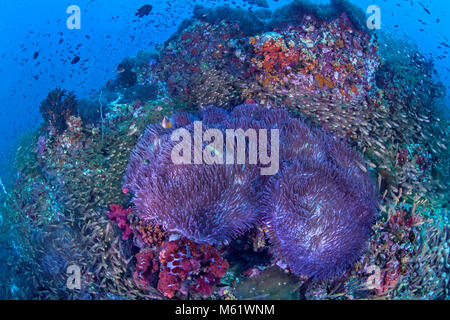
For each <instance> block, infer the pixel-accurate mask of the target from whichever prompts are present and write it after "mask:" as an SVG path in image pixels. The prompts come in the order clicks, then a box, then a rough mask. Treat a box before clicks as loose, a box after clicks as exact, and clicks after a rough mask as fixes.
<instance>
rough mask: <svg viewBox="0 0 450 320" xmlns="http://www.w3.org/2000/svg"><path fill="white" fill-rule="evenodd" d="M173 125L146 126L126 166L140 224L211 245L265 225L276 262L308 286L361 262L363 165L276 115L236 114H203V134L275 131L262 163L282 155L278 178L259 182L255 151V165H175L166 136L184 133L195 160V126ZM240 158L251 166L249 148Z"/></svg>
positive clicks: (178, 119)
mask: <svg viewBox="0 0 450 320" xmlns="http://www.w3.org/2000/svg"><path fill="white" fill-rule="evenodd" d="M172 120H173V121H172V122H173V126H172V127H171V128H169V129H164V128H162V126H161V125H151V126H149V127H148V128H147V130H146V131H145V133H144V134H143V136H142V137H141V138H140V140H139V142H138V144H137V146H136V147H135V149H134V151H133V154H132V156H131V158H130V162H129V164H128V169H127V172H126V175H125V179H124V187H125V188H127V189H129V190H130V191H131V192H132V193H133V195H134V197H133V202H134V204H135V206H136V212H137V213H138V214H139V215H140V217H141V218H142V219H144V220H150V221H152V222H154V223H157V224H161V225H162V226H163V227H164V229H165V230H166V231H169V232H173V233H178V234H181V235H183V236H185V237H187V238H189V239H191V240H193V241H196V242H207V243H212V244H215V243H225V242H227V241H229V240H231V239H233V238H235V237H238V236H240V235H242V234H243V233H245V232H246V231H248V230H249V229H251V228H252V227H254V226H255V225H256V224H257V223H260V222H262V221H265V222H267V224H268V225H269V227H270V230H271V232H270V237H271V240H272V243H273V248H272V249H273V250H272V251H273V253H274V255H275V256H276V257H277V258H278V259H282V260H283V261H284V262H286V263H287V264H288V266H289V267H290V268H291V270H292V271H293V272H294V273H296V274H297V275H304V276H308V277H311V278H315V279H325V278H330V277H332V276H334V275H337V274H339V273H341V272H342V271H344V270H346V269H347V268H348V267H349V266H351V265H352V263H354V262H355V260H356V259H357V258H358V257H359V255H360V254H361V252H362V250H363V248H364V246H365V244H366V241H367V239H368V237H369V234H370V228H371V226H372V224H373V223H374V220H375V216H376V190H375V188H374V184H373V183H372V180H371V179H370V177H369V175H368V173H367V170H365V169H364V168H363V164H364V160H363V159H362V157H361V156H360V155H359V154H358V153H357V152H355V151H353V150H352V149H350V148H348V147H347V146H346V145H345V143H343V142H341V141H339V140H337V139H335V138H334V137H332V136H328V135H326V134H325V133H323V132H322V131H318V130H316V129H313V128H311V127H310V126H308V125H307V124H306V123H304V122H303V121H301V120H299V119H294V118H291V117H290V116H289V113H288V112H287V111H285V110H283V109H274V110H268V109H266V108H263V107H261V106H258V105H241V106H237V107H236V108H235V109H234V110H233V111H231V113H227V112H226V111H225V110H223V109H220V108H216V107H207V108H204V109H203V112H202V115H201V120H202V126H203V131H202V132H203V133H205V130H207V129H216V130H217V132H219V133H221V134H223V137H225V136H226V133H227V132H228V131H227V129H242V130H244V131H245V130H247V129H255V130H257V131H258V130H260V129H263V130H264V129H265V130H270V129H278V130H279V149H276V147H277V146H278V144H274V143H273V141H272V140H270V141H268V143H267V147H268V153H267V154H269V153H270V154H272V153H273V152H278V153H279V166H280V170H279V172H278V173H277V174H275V175H273V176H262V175H260V169H261V168H262V167H264V165H262V164H261V162H260V158H259V156H260V155H261V154H260V151H261V150H260V149H259V147H260V146H259V143H258V152H259V153H258V161H257V163H256V164H249V163H248V161H247V162H246V163H245V164H240V163H237V164H236V163H234V164H218V163H215V164H205V163H202V164H174V163H173V161H172V158H171V154H172V151H173V150H174V147H175V146H176V144H177V143H176V142H174V141H172V139H171V134H172V133H173V132H174V130H175V129H178V128H180V127H181V128H183V129H185V132H187V133H189V134H190V137H189V139H190V143H191V145H190V147H189V148H188V149H186V150H185V151H187V152H188V153H189V150H190V151H191V153H192V154H193V151H194V144H195V143H192V136H193V132H194V131H195V129H194V128H195V123H194V124H193V123H192V118H190V117H189V116H188V115H186V114H184V115H174V116H173V117H172ZM261 132H262V131H258V134H257V135H258V139H259V137H260V134H261ZM269 135H270V134H269ZM233 139H234V138H233ZM236 139H237V138H236ZM214 140H215V139H214ZM183 141H184V139H183ZM224 141H225V140H224ZM211 142H212V141H203V143H202V146H203V147H205V145H208V143H211ZM258 142H259V140H258ZM204 150H206V151H203V154H205V152H207V153H208V152H211V153H212V154H215V155H217V154H221V155H225V153H226V152H228V151H229V150H226V149H225V145H223V146H222V147H219V148H217V147H216V148H212V149H207V148H206V149H204ZM234 151H235V152H236V150H234ZM183 153H184V151H183ZM245 153H246V157H247V158H246V160H249V159H248V158H249V156H250V154H251V153H252V152H251V150H250V146H249V144H247V145H246V149H245ZM235 159H236V153H235ZM277 159H278V158H277Z"/></svg>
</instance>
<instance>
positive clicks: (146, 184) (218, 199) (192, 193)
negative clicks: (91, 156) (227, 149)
mask: <svg viewBox="0 0 450 320" xmlns="http://www.w3.org/2000/svg"><path fill="white" fill-rule="evenodd" d="M215 111H218V110H214V109H209V111H207V112H205V113H206V114H210V115H211V116H212V117H213V118H215V116H214V115H213V112H215ZM173 118H174V119H175V118H177V119H178V118H183V119H186V117H179V116H178V115H175V116H174V117H173ZM213 118H211V121H213ZM213 122H214V121H213ZM175 124H176V123H175ZM203 126H204V129H208V126H205V123H203ZM176 128H177V126H176V125H174V127H172V128H171V129H163V128H162V127H161V126H159V125H151V126H149V127H148V128H147V130H146V131H145V133H144V135H143V136H142V137H141V138H140V140H139V142H138V144H137V146H136V147H135V149H134V151H133V154H132V156H131V159H130V161H129V164H128V169H127V172H126V175H125V179H124V187H125V188H127V189H129V190H130V191H131V192H132V193H133V194H134V198H133V202H134V204H135V206H136V211H137V213H138V214H139V215H140V217H141V218H142V219H144V220H150V221H152V222H156V223H158V224H161V225H162V226H163V227H164V229H165V230H166V231H168V232H172V233H177V234H181V235H182V236H185V237H187V238H189V239H191V240H193V241H196V242H207V243H223V242H226V241H229V240H231V239H232V238H235V237H237V236H239V235H241V234H243V233H244V232H246V231H247V230H249V229H250V228H252V227H253V226H254V225H255V224H256V223H257V222H258V221H260V218H261V215H260V214H259V213H258V211H257V208H256V203H257V196H258V195H257V192H256V190H255V189H254V188H252V187H251V186H252V184H253V183H254V181H255V180H256V179H257V171H256V170H257V168H256V166H253V167H252V166H245V165H238V164H236V165H222V164H214V165H207V164H174V163H173V162H172V159H171V152H172V150H173V148H174V147H175V145H176V143H175V142H173V141H172V140H171V134H172V132H173V131H174V129H176ZM183 128H184V129H186V130H187V131H188V132H190V133H191V136H193V130H194V129H193V125H192V124H189V125H187V126H184V127H183ZM192 145H193V143H192ZM193 151H194V150H193V149H192V154H193ZM217 151H218V152H220V150H217ZM222 152H224V150H222Z"/></svg>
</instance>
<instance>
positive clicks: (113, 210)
mask: <svg viewBox="0 0 450 320" xmlns="http://www.w3.org/2000/svg"><path fill="white" fill-rule="evenodd" d="M109 209H110V211H109V212H108V218H109V219H110V220H111V221H114V222H117V225H118V227H119V228H121V229H123V231H122V239H123V240H128V238H129V237H130V235H131V234H132V233H133V230H131V228H130V222H129V221H128V215H129V214H130V213H131V212H132V210H131V209H124V208H123V207H122V206H121V205H120V204H115V203H112V204H110V205H109Z"/></svg>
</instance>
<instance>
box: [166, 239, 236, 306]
mask: <svg viewBox="0 0 450 320" xmlns="http://www.w3.org/2000/svg"><path fill="white" fill-rule="evenodd" d="M159 255H160V257H159V258H160V261H161V263H162V270H161V273H160V275H159V281H158V290H159V291H160V292H162V293H163V294H164V295H165V296H167V297H169V298H172V297H173V296H174V295H175V294H176V293H177V292H178V291H180V292H181V293H184V294H187V293H188V292H189V290H193V291H194V292H198V293H199V294H200V295H202V296H210V295H211V294H212V292H213V288H214V286H215V285H217V284H218V283H219V279H220V278H222V277H223V276H224V275H225V273H226V271H227V269H228V262H227V261H226V260H224V259H223V258H222V257H221V255H220V253H219V252H218V251H217V249H215V248H214V247H212V246H210V245H201V246H200V245H197V244H195V243H193V242H192V241H189V240H185V239H177V240H172V241H169V242H168V243H167V245H166V246H165V247H164V248H163V249H162V250H161V252H160V254H159ZM186 280H189V281H188V282H191V285H190V286H189V284H186V283H185V282H186Z"/></svg>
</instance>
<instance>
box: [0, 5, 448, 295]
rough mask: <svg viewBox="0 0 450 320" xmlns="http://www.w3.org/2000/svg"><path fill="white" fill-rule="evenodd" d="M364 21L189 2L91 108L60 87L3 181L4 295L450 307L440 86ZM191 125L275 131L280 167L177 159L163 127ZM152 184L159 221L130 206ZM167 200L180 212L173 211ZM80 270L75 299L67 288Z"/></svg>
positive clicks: (411, 50) (426, 65)
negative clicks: (187, 163) (73, 269)
mask: <svg viewBox="0 0 450 320" xmlns="http://www.w3.org/2000/svg"><path fill="white" fill-rule="evenodd" d="M361 17H362V16H361V12H360V11H358V10H355V8H354V7H352V6H351V5H350V4H349V3H348V2H347V1H332V2H331V4H329V5H323V6H313V5H311V4H310V3H308V2H306V1H294V2H293V3H291V4H289V5H288V6H285V7H284V8H282V9H281V10H276V11H274V12H273V13H272V12H270V10H265V11H256V10H253V12H250V11H249V12H245V11H242V10H234V9H229V8H228V9H224V8H217V9H207V8H204V7H197V8H196V11H195V13H194V16H193V17H192V18H191V19H188V20H185V21H184V22H183V23H182V24H181V26H180V28H179V29H178V32H176V33H175V34H174V35H173V36H172V37H171V38H170V39H169V40H168V41H167V42H166V43H165V44H164V45H163V46H161V47H158V48H157V50H156V51H146V50H143V51H142V52H140V53H139V54H138V56H137V57H136V58H127V59H125V60H124V62H123V64H122V65H121V66H119V67H118V68H117V69H116V70H115V72H116V74H117V78H116V79H113V80H110V81H108V83H106V85H105V87H103V88H101V90H99V91H98V92H95V93H94V94H93V95H92V96H90V97H89V98H87V99H88V100H83V101H80V103H79V104H78V105H75V102H76V101H75V97H74V96H73V95H72V94H70V93H68V92H67V91H65V90H62V89H57V90H54V91H52V92H51V93H50V94H49V97H48V99H46V100H45V101H43V103H42V104H41V109H43V112H42V114H43V118H44V120H45V126H44V127H43V128H40V129H39V130H35V131H32V132H26V133H25V134H24V136H23V137H22V138H21V141H20V144H19V147H18V148H17V156H16V163H15V166H16V168H17V174H16V175H15V181H14V184H13V185H11V186H9V185H7V186H6V191H7V192H5V193H1V196H2V206H0V221H1V222H2V223H0V233H2V234H3V235H4V237H3V239H2V240H1V246H2V248H3V250H2V252H1V254H0V260H1V263H0V268H1V271H2V272H0V277H1V278H0V297H1V298H11V299H20V298H22V299H167V298H169V297H172V298H174V299H236V298H239V299H248V298H254V299H279V298H282V299H337V300H343V299H449V289H450V283H449V277H448V274H449V270H450V267H449V245H450V239H449V236H448V235H449V228H448V224H449V219H448V217H449V215H448V207H449V199H450V197H449V190H450V188H449V183H450V170H449V168H450V151H449V150H448V145H450V131H449V128H450V125H449V124H450V122H449V120H448V119H447V118H445V117H444V116H443V114H444V113H443V112H442V111H441V110H440V105H441V104H442V102H441V101H440V99H442V97H443V96H444V90H443V87H442V85H441V84H440V82H439V81H438V80H437V79H436V77H435V71H434V69H433V68H434V67H433V64H432V63H431V61H429V60H428V59H427V58H425V56H423V55H422V54H420V53H419V51H418V49H417V48H416V47H415V46H412V45H410V43H408V42H406V41H402V40H399V39H395V38H391V37H389V36H387V35H386V34H385V33H383V34H382V33H377V37H374V36H373V35H372V34H371V33H370V32H369V31H367V30H366V29H365V26H364V24H365V19H362V18H361ZM144 49H145V48H144ZM241 103H247V105H244V106H240V107H238V108H235V109H234V110H232V111H230V109H231V108H232V107H233V106H235V105H238V104H241ZM211 104H213V105H217V106H220V107H222V108H223V109H219V108H214V107H208V106H209V105H211ZM255 104H259V105H263V106H264V107H266V109H263V108H261V107H259V106H256V105H255ZM280 107H284V108H285V109H282V108H280ZM58 108H61V110H62V111H63V112H55V110H56V109H58ZM183 111H184V112H186V111H187V113H182V112H183ZM288 112H289V114H288ZM77 115H78V116H79V117H78V116H77ZM299 119H303V120H299ZM194 120H202V121H203V125H204V129H207V128H217V129H219V130H221V131H223V129H224V128H228V127H229V128H236V127H242V128H244V129H245V128H272V127H277V128H278V127H279V129H280V132H281V135H280V138H281V140H280V148H281V149H280V159H281V167H280V171H279V174H278V175H277V176H276V177H273V178H267V177H260V176H258V174H257V173H258V172H259V170H255V175H253V173H252V172H251V171H252V170H253V169H260V168H261V166H260V165H259V164H258V165H256V168H246V170H245V171H242V172H240V173H241V174H239V175H238V176H236V175H233V174H230V172H229V171H226V170H225V171H220V170H219V169H217V168H214V167H211V168H210V170H207V169H205V168H202V166H201V165H198V166H197V167H195V166H194V167H193V168H183V167H181V168H177V167H175V166H173V165H171V162H170V163H169V161H170V155H168V154H167V151H166V150H171V146H172V145H173V144H172V145H171V142H170V141H169V140H170V134H171V133H172V132H173V131H174V130H175V129H177V128H181V127H183V128H186V129H188V131H190V132H192V126H193V124H192V122H193V121H194ZM149 124H153V125H152V126H150V127H148V125H149ZM146 127H147V128H148V129H147V130H145V128H146ZM141 135H142V136H141ZM331 136H334V137H337V138H332V137H331ZM348 146H350V147H348ZM269 147H271V146H270V144H269ZM152 148H153V149H152ZM355 150H357V151H358V152H361V156H359V155H358V153H357V152H356V151H355ZM216 151H217V150H216ZM214 154H215V152H214ZM130 157H131V161H129V160H130ZM133 159H134V160H133ZM133 163H134V164H133ZM127 164H128V167H127ZM138 169H139V170H138ZM247 169H250V170H247ZM133 170H136V171H139V172H144V174H142V175H129V172H130V171H133ZM217 172H221V174H223V175H222V176H220V175H219V178H218V177H217V176H216V174H217ZM302 172H303V174H302ZM306 173H308V174H306ZM125 174H127V175H128V178H127V179H125V184H123V182H124V181H123V180H122V179H123V177H124V175H125ZM247 174H248V175H247ZM189 175H190V176H189ZM192 175H197V176H196V178H197V177H203V178H204V179H205V180H206V181H205V182H203V181H202V180H200V179H198V181H195V179H193V178H192ZM369 176H373V177H374V178H376V179H377V187H378V189H377V190H375V191H374V190H373V184H372V179H370V178H369ZM153 177H156V178H155V179H156V180H152V179H153ZM189 177H191V179H189ZM243 177H247V178H245V179H243ZM171 179H173V180H171ZM217 179H220V180H221V181H222V182H223V184H222V185H219V186H218V188H216V189H214V188H215V187H216V186H217V185H215V184H213V183H212V182H214V181H216V180H217ZM269 180H270V181H269ZM236 181H237V182H238V184H240V183H242V185H239V186H238V187H234V188H233V187H232V183H233V182H236ZM249 181H254V182H253V183H251V184H249ZM147 182H150V184H148V183H147ZM175 182H176V183H175ZM186 182H187V186H188V187H189V189H188V187H185V189H182V188H181V189H179V190H178V188H177V186H178V184H177V183H179V184H183V185H184V183H186ZM156 183H157V186H158V188H154V186H155V184H156ZM276 184H278V185H281V186H283V188H275V185H276ZM249 185H251V187H252V188H249ZM284 187H286V188H284ZM287 187H289V188H287ZM195 188H197V189H195ZM290 188H291V189H290ZM136 190H139V191H138V192H136ZM148 190H153V191H154V190H157V192H156V193H153V194H152V197H153V196H154V198H151V199H153V200H154V201H155V203H156V202H158V205H159V207H158V208H160V209H161V210H159V209H157V208H150V211H146V210H144V209H145V207H146V205H145V203H144V202H142V203H140V204H139V201H137V205H136V206H134V205H133V202H136V199H138V198H139V197H143V195H145V192H147V191H148ZM221 191H225V195H228V196H227V197H226V198H225V200H224V201H225V202H224V206H223V207H219V208H220V209H223V211H217V210H215V209H214V207H212V208H210V207H208V208H206V210H197V209H198V208H205V205H206V206H207V205H208V203H209V204H213V205H216V206H218V199H217V198H214V197H211V195H214V194H220V192H221ZM294 191H295V194H293V193H294ZM139 192H141V193H139ZM227 192H228V193H227ZM246 192H247V193H246ZM232 193H234V197H232V196H231V194H232ZM172 194H173V195H174V197H173V198H171V195H172ZM200 194H201V195H202V196H199V195H200ZM235 194H239V195H240V197H237V198H236V197H235ZM205 195H206V196H205ZM247 195H248V198H246V197H247ZM261 196H265V198H264V197H263V198H262V199H265V200H264V201H262V200H261V198H260V197H261ZM267 197H271V198H270V199H271V201H268V200H267ZM193 198H195V200H194V201H193V200H192V199H193ZM235 198H236V199H235ZM173 199H181V205H180V207H179V208H177V209H176V210H175V211H170V208H175V207H176V206H177V204H176V203H175V202H174V201H173ZM250 199H251V201H250ZM375 199H378V202H379V210H378V215H377V217H376V218H377V219H376V222H375V224H374V225H373V226H372V227H371V228H370V226H371V224H372V222H373V219H374V216H373V215H374V214H375V213H374V212H373V210H374V206H375V204H374V201H375ZM203 200H207V202H202V201H203ZM274 200H276V201H274ZM294 200H295V201H294ZM253 202H255V203H256V205H254V204H253ZM250 203H252V204H250ZM261 203H263V204H264V208H263V207H262V206H260V205H261ZM110 204H120V207H119V205H117V207H115V208H112V209H113V210H108V208H109V205H110ZM291 204H292V205H291ZM294 204H297V205H294ZM302 204H303V205H302ZM243 205H248V206H249V208H250V209H248V208H245V210H244V209H242V210H241V209H239V206H243ZM361 205H362V207H361ZM124 207H125V208H129V209H124ZM216 208H217V207H216ZM358 208H360V209H358ZM262 209H264V211H263V212H261V210H262ZM152 210H153V211H152ZM337 211H339V215H338V216H337V217H336V219H335V221H336V223H334V224H332V223H330V216H333V215H334V213H336V212H337ZM108 212H110V213H111V216H112V218H113V219H114V220H116V221H111V219H109V217H108ZM167 212H169V213H170V214H169V215H168V214H167ZM355 212H358V213H365V214H363V215H360V214H356V215H355ZM222 213H229V215H226V214H223V215H221V214H222ZM244 213H245V214H244ZM300 213H301V214H304V215H307V214H309V218H308V219H302V215H301V214H300ZM147 214H149V215H147ZM264 214H265V215H264ZM204 215H207V216H208V218H207V219H203V220H202V218H203V217H204ZM150 216H151V217H150ZM146 217H147V218H146ZM176 217H189V219H190V220H189V219H185V220H183V219H176ZM318 217H323V218H324V219H322V220H323V221H322V220H320V219H317V218H318ZM351 217H354V219H352V220H351V221H349V220H350V219H351ZM166 220H167V221H166ZM192 221H194V223H191V222H192ZM195 221H200V222H195ZM116 222H118V223H120V225H121V226H125V227H124V229H122V228H121V227H120V226H119V227H118V228H116V227H115V225H116ZM322 222H323V223H322ZM205 226H208V227H205ZM218 226H219V227H220V228H219V227H218ZM178 229H182V230H181V232H180V230H178ZM322 229H323V230H322ZM223 230H225V234H226V236H223V235H222V236H220V233H221V232H222V231H223ZM236 230H237V231H236ZM299 230H301V231H302V232H299ZM303 231H304V232H303ZM315 231H317V234H318V235H319V236H317V237H311V238H308V239H305V236H306V235H311V234H313V233H314V232H315ZM320 231H321V232H320ZM337 231H339V232H337ZM347 231H348V232H350V231H352V233H351V235H349V236H348V237H346V238H344V237H343V235H345V234H346V232H347ZM342 233H343V234H342ZM184 234H185V235H186V237H183V236H180V235H184ZM367 238H368V241H367ZM125 239H128V240H125ZM333 239H334V240H336V241H337V242H339V244H340V246H339V247H338V248H337V249H336V246H333V243H332V242H330V240H333ZM289 244H291V245H289ZM299 244H302V245H299ZM314 246H317V247H318V248H322V249H324V251H322V252H321V251H320V250H312V249H311V248H313V247H314ZM187 249H189V250H187ZM308 249H309V252H310V253H311V254H310V255H306V252H308ZM327 258H328V259H329V261H326V263H325V264H322V265H321V266H319V265H317V264H314V263H315V262H318V261H323V260H324V259H327ZM333 259H334V260H333ZM331 260H332V261H331ZM355 260H356V262H354V261H355ZM353 262H354V263H353ZM73 264H75V265H79V266H80V269H81V274H82V283H81V284H82V289H81V290H75V291H74V290H69V289H68V288H67V286H66V281H67V274H66V272H65V271H66V268H67V266H69V265H73ZM328 277H329V278H331V279H328ZM321 278H324V280H320V279H321ZM280 284H281V285H280ZM158 288H159V290H158Z"/></svg>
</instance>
